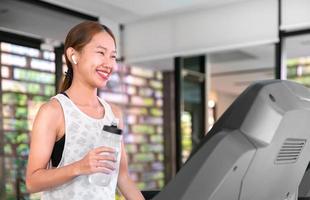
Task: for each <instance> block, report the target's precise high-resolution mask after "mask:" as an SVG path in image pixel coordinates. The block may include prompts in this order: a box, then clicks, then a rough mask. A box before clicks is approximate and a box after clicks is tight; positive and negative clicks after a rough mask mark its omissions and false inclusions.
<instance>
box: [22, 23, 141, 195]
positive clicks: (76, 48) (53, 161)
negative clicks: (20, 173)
mask: <svg viewBox="0 0 310 200" xmlns="http://www.w3.org/2000/svg"><path fill="white" fill-rule="evenodd" d="M115 44H116V43H115V38H114V35H113V33H112V32H111V30H110V29H109V28H108V27H106V26H103V25H101V24H99V23H97V22H91V21H87V22H83V23H81V24H78V25H77V26H75V27H73V28H72V29H71V30H70V32H69V33H68V35H67V38H66V41H65V59H66V63H67V66H68V71H67V72H66V77H65V79H64V82H63V84H62V87H61V93H60V94H58V95H56V96H54V97H53V98H51V100H50V101H49V102H47V103H45V104H44V105H43V106H42V107H41V108H40V110H39V112H38V114H37V116H36V119H35V122H34V124H33V131H32V135H31V144H30V153H29V159H28V168H27V177H26V185H27V189H28V191H29V192H39V191H43V196H42V199H44V200H53V199H75V200H78V199H105V200H112V199H113V200H114V199H115V191H116V186H118V188H119V189H120V191H121V193H122V194H123V195H124V197H125V198H126V199H128V200H131V199H132V200H133V199H134V200H136V199H144V198H143V196H142V194H141V193H140V191H139V190H138V189H137V188H136V186H135V184H134V183H133V182H132V180H131V179H130V178H129V175H128V166H127V158H126V152H125V149H124V144H123V141H121V143H120V146H119V148H120V149H121V150H120V153H119V154H116V153H115V149H114V148H110V147H106V146H104V145H103V144H105V142H106V141H103V140H102V137H101V136H102V127H104V126H105V125H111V124H112V123H114V122H118V121H119V123H118V126H119V128H122V127H123V124H122V121H121V119H122V115H121V112H120V111H119V109H118V108H117V107H115V106H111V105H110V104H108V103H107V102H106V101H105V100H103V99H101V98H99V97H97V90H98V88H101V87H104V86H105V85H106V84H107V81H108V79H109V77H110V75H111V73H112V71H113V68H114V67H115V65H116V45H115ZM101 141H102V142H101ZM94 173H106V174H110V175H111V181H110V183H109V184H108V185H107V186H101V187H98V186H96V185H94V184H93V183H91V182H89V179H88V178H89V175H91V174H94Z"/></svg>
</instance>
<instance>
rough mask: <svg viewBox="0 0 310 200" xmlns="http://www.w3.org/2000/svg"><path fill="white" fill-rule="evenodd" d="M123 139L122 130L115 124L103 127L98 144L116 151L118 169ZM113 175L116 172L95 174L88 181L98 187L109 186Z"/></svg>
mask: <svg viewBox="0 0 310 200" xmlns="http://www.w3.org/2000/svg"><path fill="white" fill-rule="evenodd" d="M121 138H122V130H121V129H118V128H117V126H116V124H115V123H112V125H111V126H104V127H103V129H102V137H101V138H100V141H97V142H96V143H97V144H98V145H96V146H106V147H112V148H114V149H115V158H116V160H117V162H116V163H115V164H114V166H117V167H118V166H119V159H118V154H119V153H120V149H121ZM107 162H109V161H107ZM113 174H114V172H111V173H110V174H106V173H94V174H90V175H89V176H88V180H89V182H90V183H92V184H95V185H98V186H107V185H109V183H110V181H111V177H112V176H113Z"/></svg>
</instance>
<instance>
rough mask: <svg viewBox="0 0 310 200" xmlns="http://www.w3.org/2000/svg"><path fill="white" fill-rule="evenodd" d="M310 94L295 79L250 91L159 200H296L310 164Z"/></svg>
mask: <svg viewBox="0 0 310 200" xmlns="http://www.w3.org/2000/svg"><path fill="white" fill-rule="evenodd" d="M309 129H310V92H309V91H308V89H307V88H305V87H304V86H302V85H300V84H297V83H293V82H289V81H280V80H273V81H263V82H258V83H255V84H253V85H252V86H250V87H249V88H248V89H246V90H245V91H244V92H243V93H242V94H241V95H240V96H239V97H238V98H237V99H236V101H235V102H234V103H233V104H232V105H231V106H230V107H229V108H228V109H227V111H226V112H225V113H224V114H223V116H222V117H221V118H220V119H219V120H218V121H217V122H216V124H215V125H214V127H213V128H212V129H211V131H210V132H209V133H208V134H207V136H206V137H205V138H204V140H203V141H202V143H201V144H200V146H199V147H198V148H197V149H196V150H195V151H194V153H193V154H192V156H191V157H190V159H189V160H188V161H187V162H186V163H185V165H184V166H183V167H182V168H181V170H180V171H179V172H178V173H177V175H176V177H175V178H174V179H173V180H171V181H170V182H169V183H168V185H167V186H166V187H165V188H164V189H163V190H162V191H161V192H160V193H159V194H158V195H157V196H156V197H155V198H154V199H155V200H172V199H173V200H290V199H297V193H298V186H299V184H300V182H301V179H302V177H303V174H304V172H305V169H306V167H307V165H308V163H309V158H310V145H309V138H310V134H309Z"/></svg>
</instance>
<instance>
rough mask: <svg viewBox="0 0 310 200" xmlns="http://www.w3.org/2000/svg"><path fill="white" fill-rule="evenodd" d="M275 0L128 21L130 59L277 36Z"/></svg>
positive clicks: (126, 43)
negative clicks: (132, 21)
mask: <svg viewBox="0 0 310 200" xmlns="http://www.w3.org/2000/svg"><path fill="white" fill-rule="evenodd" d="M277 13H278V12H277V1H276V0H253V1H244V2H240V3H235V4H229V5H226V6H222V7H217V8H213V9H209V10H200V11H195V12H189V13H182V14H179V15H171V16H162V17H158V18H153V19H149V20H141V21H138V22H136V23H130V24H127V25H126V27H125V32H124V47H125V49H124V51H125V58H126V61H128V62H137V61H144V60H151V59H158V58H164V57H172V56H176V55H185V54H198V53H206V52H210V51H218V50H221V49H228V48H236V47H238V46H247V45H253V44H260V43H271V42H275V41H277V40H278V35H277V34H278V30H277V28H278V14H277Z"/></svg>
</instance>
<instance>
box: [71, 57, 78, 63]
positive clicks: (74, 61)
mask: <svg viewBox="0 0 310 200" xmlns="http://www.w3.org/2000/svg"><path fill="white" fill-rule="evenodd" d="M71 58H72V61H73V63H74V64H77V62H76V60H75V56H74V55H72V57H71Z"/></svg>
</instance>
